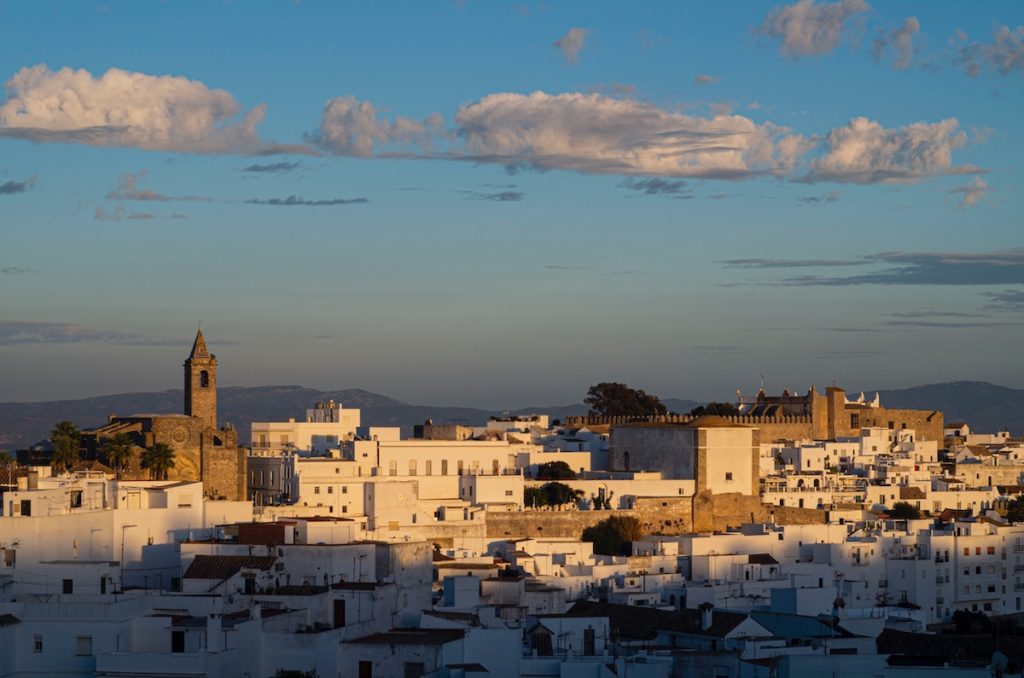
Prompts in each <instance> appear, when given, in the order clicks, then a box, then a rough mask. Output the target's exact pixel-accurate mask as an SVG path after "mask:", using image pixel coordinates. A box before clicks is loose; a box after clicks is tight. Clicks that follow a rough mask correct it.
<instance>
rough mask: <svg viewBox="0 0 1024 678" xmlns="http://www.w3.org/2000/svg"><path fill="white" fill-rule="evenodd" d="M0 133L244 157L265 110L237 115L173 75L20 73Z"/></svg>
mask: <svg viewBox="0 0 1024 678" xmlns="http://www.w3.org/2000/svg"><path fill="white" fill-rule="evenodd" d="M6 92H7V98H6V100H3V101H2V103H0V135H2V136H8V137H15V138H21V139H28V140H31V141H37V142H66V143H78V144H86V145H90V146H131V147H135V148H141V149H146V150H158V151H175V152H183V153H248V152H259V151H260V150H261V149H262V148H264V146H263V144H262V143H261V142H260V140H259V137H258V135H257V133H256V126H257V125H258V124H259V123H260V122H261V121H262V120H263V115H264V111H265V106H264V105H263V104H260V105H259V106H256V107H255V108H252V109H250V110H249V111H246V112H243V111H242V107H241V105H240V104H239V103H238V102H237V101H235V98H234V97H233V96H231V94H230V93H228V92H226V91H225V90H221V89H210V88H208V87H207V86H206V85H204V84H203V83H201V82H198V81H195V80H189V79H188V78H184V77H178V76H169V75H164V76H154V75H146V74H144V73H134V72H131V71H124V70H121V69H119V68H111V69H110V70H108V71H107V72H106V73H104V74H102V75H100V76H98V77H97V76H94V75H92V74H91V73H90V72H89V71H86V70H84V69H80V70H72V69H70V68H62V69H60V70H59V71H53V70H50V69H49V68H48V67H47V66H45V65H43V64H39V65H37V66H32V67H29V68H22V69H21V70H19V71H18V72H17V73H15V74H14V75H13V76H12V77H11V79H10V80H8V81H7V84H6Z"/></svg>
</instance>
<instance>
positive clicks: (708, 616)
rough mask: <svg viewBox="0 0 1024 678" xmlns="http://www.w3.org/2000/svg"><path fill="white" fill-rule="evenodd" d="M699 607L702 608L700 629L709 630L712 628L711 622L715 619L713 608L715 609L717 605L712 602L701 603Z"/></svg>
mask: <svg viewBox="0 0 1024 678" xmlns="http://www.w3.org/2000/svg"><path fill="white" fill-rule="evenodd" d="M697 609H699V610H700V630H701V631H707V630H708V629H710V628H711V622H712V621H714V613H713V612H712V610H714V609H715V606H714V605H712V604H711V603H701V604H700V607H699V608H697Z"/></svg>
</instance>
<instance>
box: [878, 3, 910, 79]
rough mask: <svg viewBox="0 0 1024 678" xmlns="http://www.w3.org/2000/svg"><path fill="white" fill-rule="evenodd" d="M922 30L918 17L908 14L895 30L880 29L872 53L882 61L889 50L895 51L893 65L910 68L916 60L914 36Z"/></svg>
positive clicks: (894, 66)
mask: <svg viewBox="0 0 1024 678" xmlns="http://www.w3.org/2000/svg"><path fill="white" fill-rule="evenodd" d="M920 32H921V23H920V22H919V21H918V20H917V17H913V16H908V17H907V18H906V19H904V20H903V25H902V26H901V27H900V28H897V29H895V30H892V31H889V32H885V31H879V34H878V36H877V37H876V38H875V39H874V40H873V41H872V42H871V54H872V55H873V56H874V57H875V59H876V60H877V61H881V59H882V57H883V56H885V52H886V51H887V50H892V52H893V62H892V67H893V68H896V69H899V70H903V69H906V68H910V65H911V64H912V63H913V60H914V36H916V35H917V34H918V33H920Z"/></svg>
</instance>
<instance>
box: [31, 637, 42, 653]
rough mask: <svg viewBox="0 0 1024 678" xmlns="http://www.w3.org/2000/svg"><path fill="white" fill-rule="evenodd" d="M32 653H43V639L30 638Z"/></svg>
mask: <svg viewBox="0 0 1024 678" xmlns="http://www.w3.org/2000/svg"><path fill="white" fill-rule="evenodd" d="M32 651H33V652H37V653H38V652H42V651H43V637H42V636H40V635H35V636H32Z"/></svg>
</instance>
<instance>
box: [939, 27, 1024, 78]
mask: <svg viewBox="0 0 1024 678" xmlns="http://www.w3.org/2000/svg"><path fill="white" fill-rule="evenodd" d="M955 39H956V40H957V41H959V42H961V43H964V44H962V45H960V46H958V47H957V48H956V57H955V61H956V62H957V63H959V64H960V65H961V66H963V68H964V70H966V71H967V73H968V74H969V75H970V76H971V77H972V78H973V77H976V76H977V75H978V74H979V73H980V72H981V69H982V67H983V66H988V67H989V68H992V69H994V70H996V71H998V72H999V73H1002V74H1003V75H1009V74H1010V73H1014V72H1024V26H1017V27H1016V28H1015V29H1013V30H1010V27H1009V26H999V27H998V28H996V29H995V30H994V31H993V34H992V42H967V40H968V37H967V34H966V33H964V32H963V31H961V30H959V29H958V30H957V32H956V38H955Z"/></svg>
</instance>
